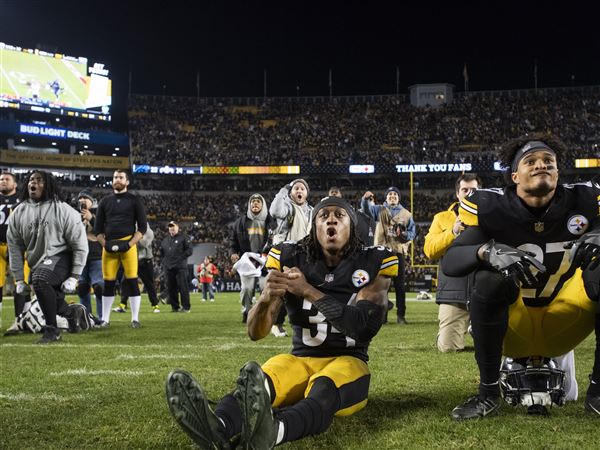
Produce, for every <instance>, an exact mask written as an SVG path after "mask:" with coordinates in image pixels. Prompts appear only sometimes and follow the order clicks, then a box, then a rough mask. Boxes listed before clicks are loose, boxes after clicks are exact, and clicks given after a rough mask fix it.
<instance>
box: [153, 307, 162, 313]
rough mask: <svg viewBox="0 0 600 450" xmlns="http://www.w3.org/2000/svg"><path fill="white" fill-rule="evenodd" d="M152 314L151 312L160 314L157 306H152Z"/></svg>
mask: <svg viewBox="0 0 600 450" xmlns="http://www.w3.org/2000/svg"><path fill="white" fill-rule="evenodd" d="M152 312H153V313H159V312H160V308H159V307H158V305H154V306H153V307H152Z"/></svg>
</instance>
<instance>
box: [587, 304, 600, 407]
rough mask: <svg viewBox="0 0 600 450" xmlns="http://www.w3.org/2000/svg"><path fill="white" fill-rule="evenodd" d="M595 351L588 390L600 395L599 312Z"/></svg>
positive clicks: (597, 315)
mask: <svg viewBox="0 0 600 450" xmlns="http://www.w3.org/2000/svg"><path fill="white" fill-rule="evenodd" d="M595 329H596V351H595V352H594V368H593V370H592V380H594V383H590V387H589V389H588V392H589V393H590V394H592V395H600V313H598V314H596V327H595Z"/></svg>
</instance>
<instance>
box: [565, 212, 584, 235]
mask: <svg viewBox="0 0 600 450" xmlns="http://www.w3.org/2000/svg"><path fill="white" fill-rule="evenodd" d="M589 224H590V223H589V222H588V220H587V219H586V218H585V217H584V216H582V215H581V214H576V215H574V216H572V217H571V218H569V221H568V222H567V228H568V230H569V233H571V234H574V235H576V236H579V235H581V234H583V233H585V230H587V228H588V225H589Z"/></svg>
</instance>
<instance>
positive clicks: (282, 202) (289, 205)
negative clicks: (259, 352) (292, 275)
mask: <svg viewBox="0 0 600 450" xmlns="http://www.w3.org/2000/svg"><path fill="white" fill-rule="evenodd" d="M309 192H310V189H309V187H308V183H307V182H306V180H304V179H303V178H296V179H295V180H292V182H291V183H290V184H286V185H285V186H284V187H282V188H281V189H280V190H279V192H278V193H277V194H276V195H275V198H274V199H273V202H272V203H271V207H270V208H269V213H270V214H271V216H273V218H275V219H277V229H276V230H275V233H274V234H273V245H277V244H281V243H282V242H286V241H292V242H298V241H299V240H300V239H302V238H304V237H305V236H307V235H308V233H309V232H310V221H311V212H312V209H313V208H312V206H310V205H309V204H308V193H309ZM285 314H286V312H285V308H281V309H280V310H279V317H278V318H277V320H276V321H275V324H274V325H273V327H272V329H271V332H272V333H273V335H274V336H275V337H286V336H287V332H286V331H285V328H283V322H284V320H285Z"/></svg>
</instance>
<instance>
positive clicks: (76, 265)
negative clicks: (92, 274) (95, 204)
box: [8, 200, 88, 280]
mask: <svg viewBox="0 0 600 450" xmlns="http://www.w3.org/2000/svg"><path fill="white" fill-rule="evenodd" d="M8 251H9V255H10V269H11V271H12V273H13V276H14V278H15V280H23V253H25V252H26V253H27V263H28V264H29V267H31V270H32V271H34V270H35V269H37V268H38V267H39V265H40V264H42V262H43V261H45V260H46V259H47V258H49V257H51V256H55V255H58V254H59V253H63V252H66V251H71V252H72V260H71V261H72V263H71V264H72V266H71V273H72V274H73V275H81V272H82V271H83V267H84V266H85V263H86V258H87V254H88V242H87V236H86V232H85V227H84V225H83V222H82V221H81V216H80V215H79V213H78V212H77V211H75V209H73V208H72V207H71V206H69V205H67V204H66V203H65V202H61V201H50V200H47V201H43V202H34V201H33V200H27V201H25V202H22V203H21V204H20V205H19V207H17V208H16V209H15V210H14V211H13V213H12V214H11V215H10V217H9V219H8Z"/></svg>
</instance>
